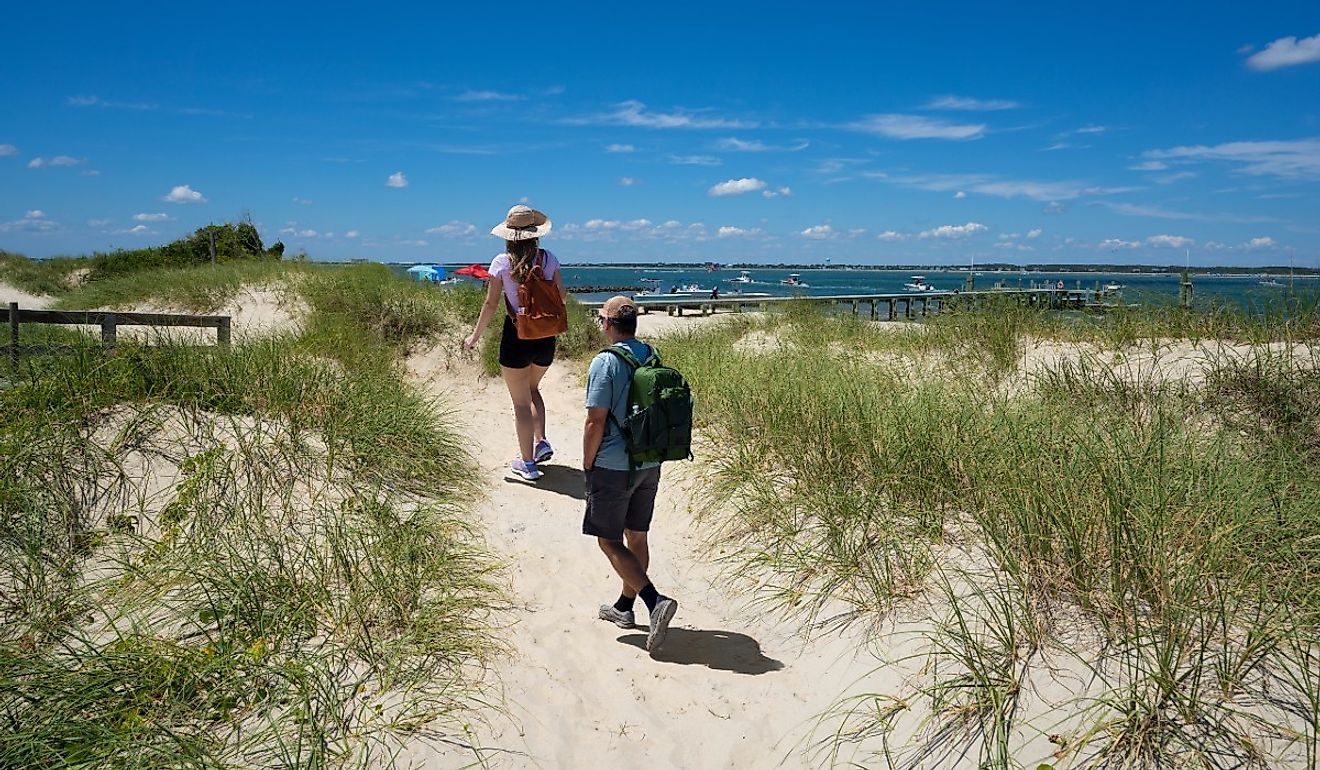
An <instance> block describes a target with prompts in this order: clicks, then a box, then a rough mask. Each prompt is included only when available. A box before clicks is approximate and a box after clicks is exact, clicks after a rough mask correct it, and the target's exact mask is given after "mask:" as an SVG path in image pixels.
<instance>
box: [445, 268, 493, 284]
mask: <svg viewBox="0 0 1320 770" xmlns="http://www.w3.org/2000/svg"><path fill="white" fill-rule="evenodd" d="M454 275H470V276H472V277H473V278H477V279H480V280H482V281H489V280H490V273H489V272H487V271H486V268H484V267H482V266H481V265H468V266H467V267H460V268H459V269H457V270H455V271H454Z"/></svg>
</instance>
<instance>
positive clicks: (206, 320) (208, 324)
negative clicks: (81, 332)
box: [0, 302, 230, 371]
mask: <svg viewBox="0 0 1320 770" xmlns="http://www.w3.org/2000/svg"><path fill="white" fill-rule="evenodd" d="M229 320H230V319H229V316H227V315H180V314H176V313H117V312H111V311H103V310H23V309H22V308H20V307H19V306H18V303H17V302H10V303H9V344H8V345H3V346H0V353H2V354H6V355H7V357H8V358H9V366H10V368H11V369H12V370H13V371H17V370H18V359H19V356H20V355H21V354H23V353H49V352H52V351H54V350H58V349H59V348H58V347H56V346H51V345H22V344H20V343H19V341H18V328H19V326H20V325H21V324H25V323H27V324H34V323H35V324H63V325H71V326H99V327H101V344H102V345H104V346H105V348H106V349H114V347H115V344H116V341H117V339H118V330H119V327H121V326H192V327H201V328H213V329H215V340H216V343H217V344H219V345H223V346H227V345H229V331H230V327H229Z"/></svg>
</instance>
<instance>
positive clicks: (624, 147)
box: [605, 144, 637, 152]
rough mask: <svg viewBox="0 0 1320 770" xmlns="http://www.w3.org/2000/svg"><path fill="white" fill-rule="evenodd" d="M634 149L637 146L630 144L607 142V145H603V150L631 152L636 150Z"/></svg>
mask: <svg viewBox="0 0 1320 770" xmlns="http://www.w3.org/2000/svg"><path fill="white" fill-rule="evenodd" d="M636 149H637V148H635V147H633V146H632V145H631V144H607V145H605V152H633V151H634V150H636Z"/></svg>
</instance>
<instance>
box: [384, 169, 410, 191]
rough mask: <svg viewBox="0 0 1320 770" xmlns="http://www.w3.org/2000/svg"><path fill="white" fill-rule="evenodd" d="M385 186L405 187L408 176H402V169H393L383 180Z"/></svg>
mask: <svg viewBox="0 0 1320 770" xmlns="http://www.w3.org/2000/svg"><path fill="white" fill-rule="evenodd" d="M385 186H386V187H407V186H408V177H406V176H404V174H403V172H402V171H395V172H394V173H393V174H390V178H389V179H386V180H385Z"/></svg>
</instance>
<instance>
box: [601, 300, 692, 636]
mask: <svg viewBox="0 0 1320 770" xmlns="http://www.w3.org/2000/svg"><path fill="white" fill-rule="evenodd" d="M597 321H598V323H600V324H601V329H602V331H604V333H605V338H606V339H608V340H609V341H610V345H611V346H618V347H621V348H624V349H626V350H628V352H630V353H631V354H632V355H633V357H634V358H635V359H636V360H638V361H646V360H647V359H648V358H649V357H650V356H651V347H650V346H649V345H647V344H646V343H644V342H642V341H640V340H638V339H637V338H636V336H635V335H636V334H637V305H636V304H634V303H633V301H632V300H631V299H629V298H628V297H624V296H617V297H611V298H610V299H609V301H607V302H606V303H605V305H604V307H602V308H601V310H600V313H599V315H598V316H597ZM631 385H632V367H631V366H629V365H628V363H627V362H625V361H624V360H623V359H622V358H620V357H619V356H618V355H615V354H614V353H609V352H605V351H602V352H600V353H597V354H596V357H595V358H594V359H592V361H591V368H590V370H589V371H588V373H587V424H586V428H585V429H584V430H583V434H582V468H583V472H584V474H585V477H586V485H587V513H586V517H585V518H584V519H583V522H582V532H583V534H585V535H591V536H593V537H595V538H596V541H597V543H598V544H599V545H600V549H601V550H602V551H604V552H605V556H606V557H608V558H609V560H610V564H611V565H612V566H613V567H614V571H615V572H616V573H618V575H619V577H620V578H622V579H623V592H622V593H621V594H620V595H619V599H618V601H616V602H615V603H614V604H612V605H611V604H604V605H601V608H600V613H599V616H600V618H601V619H602V620H608V621H610V622H611V623H614V624H615V625H617V626H619V627H620V628H633V627H634V625H635V622H634V618H635V616H634V614H633V604H634V602H635V601H636V599H637V597H638V596H640V597H641V598H642V602H643V603H645V604H646V609H647V611H648V613H649V618H650V624H651V627H650V630H649V632H648V633H647V636H646V649H647V650H648V651H650V652H652V653H654V652H655V651H656V650H658V649H659V648H660V645H661V644H662V643H663V642H664V639H665V634H666V633H667V632H668V630H669V621H670V620H672V619H673V617H674V613H675V612H676V611H677V610H678V602H676V601H674V600H673V599H671V598H669V597H667V596H664V595H662V594H660V593H659V592H657V591H656V589H655V586H654V585H652V584H651V580H650V578H648V577H647V576H646V570H647V567H648V566H649V565H650V561H651V558H650V556H651V555H650V551H649V550H648V548H647V543H646V533H647V531H649V530H650V528H651V514H652V512H653V510H654V509H655V495H656V491H657V489H659V486H660V463H658V462H648V463H642V464H641V465H639V466H636V467H631V468H630V461H629V457H628V447H627V445H626V442H625V441H624V437H623V433H622V430H621V428H620V427H619V426H620V425H622V423H623V421H624V419H625V418H626V417H627V414H626V411H627V408H628V392H629V388H630V387H631Z"/></svg>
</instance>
